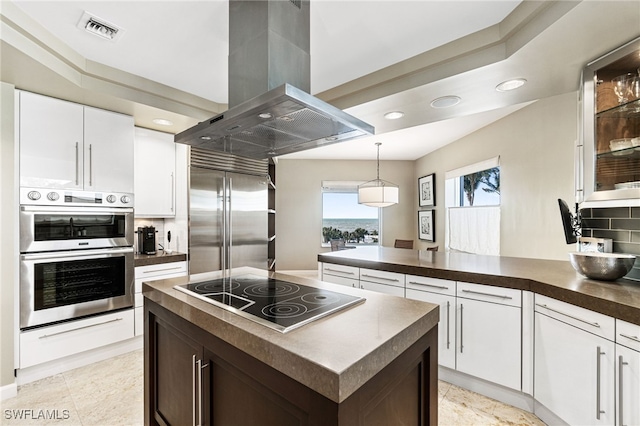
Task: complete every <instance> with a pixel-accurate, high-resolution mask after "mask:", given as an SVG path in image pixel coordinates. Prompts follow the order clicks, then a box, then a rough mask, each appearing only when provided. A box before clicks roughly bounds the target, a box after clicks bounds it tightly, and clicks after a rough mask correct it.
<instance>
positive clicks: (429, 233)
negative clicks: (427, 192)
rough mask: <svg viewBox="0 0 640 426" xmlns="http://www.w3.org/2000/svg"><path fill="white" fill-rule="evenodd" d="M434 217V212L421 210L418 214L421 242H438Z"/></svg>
mask: <svg viewBox="0 0 640 426" xmlns="http://www.w3.org/2000/svg"><path fill="white" fill-rule="evenodd" d="M433 215H434V211H433V210H421V211H419V212H418V238H420V239H421V240H426V241H435V240H436V233H435V228H434V221H433V220H434V218H433Z"/></svg>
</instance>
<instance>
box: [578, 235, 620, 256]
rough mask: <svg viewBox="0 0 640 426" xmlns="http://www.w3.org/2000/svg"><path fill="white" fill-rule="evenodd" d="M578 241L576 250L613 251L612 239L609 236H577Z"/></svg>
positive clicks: (584, 251)
mask: <svg viewBox="0 0 640 426" xmlns="http://www.w3.org/2000/svg"><path fill="white" fill-rule="evenodd" d="M578 242H579V250H578V251H580V252H583V253H589V252H599V253H611V252H612V251H613V240H612V239H611V238H590V237H579V238H578Z"/></svg>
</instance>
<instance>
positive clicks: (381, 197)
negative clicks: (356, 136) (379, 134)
mask: <svg viewBox="0 0 640 426" xmlns="http://www.w3.org/2000/svg"><path fill="white" fill-rule="evenodd" d="M380 145H382V144H381V143H380V142H376V146H377V147H378V156H377V167H378V168H377V177H376V179H374V180H370V181H369V182H365V183H363V184H362V185H358V203H359V204H364V205H366V206H370V207H387V206H390V205H393V204H398V185H396V184H393V183H391V182H387V181H384V180H382V179H380Z"/></svg>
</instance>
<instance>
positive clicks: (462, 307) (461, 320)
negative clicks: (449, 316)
mask: <svg viewBox="0 0 640 426" xmlns="http://www.w3.org/2000/svg"><path fill="white" fill-rule="evenodd" d="M463 309H464V305H463V304H462V303H461V304H460V353H462V350H463V348H464V345H463V344H462V342H463V335H462V332H463V330H464V315H463Z"/></svg>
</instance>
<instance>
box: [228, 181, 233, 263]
mask: <svg viewBox="0 0 640 426" xmlns="http://www.w3.org/2000/svg"><path fill="white" fill-rule="evenodd" d="M232 194H233V178H232V177H229V210H228V214H229V225H228V226H227V230H228V231H229V245H228V249H229V260H228V262H229V275H231V268H232V267H233V265H232V264H231V254H232V253H233V206H232V205H231V200H232V196H231V195H232Z"/></svg>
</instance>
